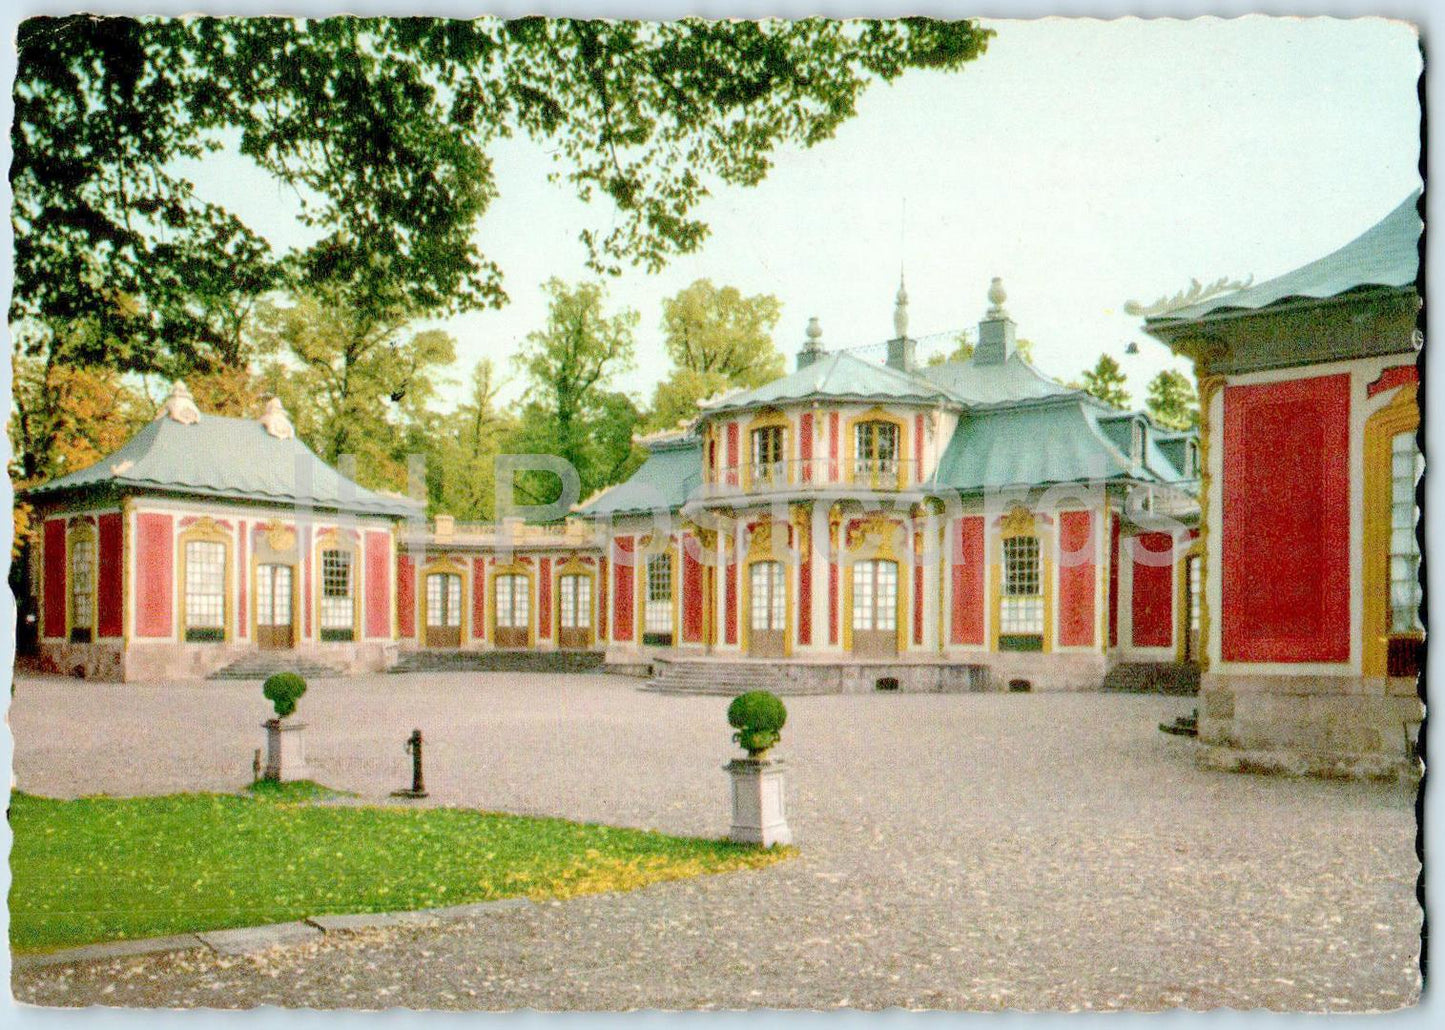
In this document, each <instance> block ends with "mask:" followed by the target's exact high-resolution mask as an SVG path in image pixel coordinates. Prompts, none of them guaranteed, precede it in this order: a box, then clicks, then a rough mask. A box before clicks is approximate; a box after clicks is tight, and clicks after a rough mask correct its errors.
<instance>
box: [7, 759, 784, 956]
mask: <svg viewBox="0 0 1445 1030" xmlns="http://www.w3.org/2000/svg"><path fill="white" fill-rule="evenodd" d="M329 793H330V792H327V791H325V789H324V788H317V787H315V786H314V785H290V786H287V787H285V788H282V789H280V790H277V789H275V788H271V789H269V790H265V791H257V792H256V793H255V794H252V795H236V794H174V795H170V796H168V797H149V798H110V797H90V798H81V799H79V800H76V801H59V800H55V799H53V798H43V797H36V796H34V795H29V794H21V793H16V794H14V795H13V796H12V798H11V802H10V825H11V829H12V830H13V832H14V846H13V850H12V851H11V856H10V868H11V875H12V878H13V879H12V885H11V888H10V942H11V946H12V947H13V948H14V949H15V950H16V951H17V952H23V951H45V950H50V949H54V948H61V947H68V946H71V945H78V944H89V943H93V942H95V941H107V940H120V939H130V938H139V937H155V936H162V935H166V934H173V933H183V932H186V931H194V930H214V929H220V928H223V927H231V926H252V925H258V924H262V923H275V922H284V921H287V920H292V919H299V918H302V917H305V916H311V915H320V914H323V913H341V912H386V911H403V910H408V909H420V908H437V907H440V906H443V905H455V904H462V903H465V902H471V901H486V900H489V899H493V898H504V897H509V896H514V895H524V896H526V897H530V898H537V899H540V898H557V897H571V896H573V895H577V894H589V893H594V892H597V891H609V890H630V889H633V888H636V887H641V886H645V885H646V884H649V883H655V882H657V881H659V880H673V879H678V878H681V877H686V876H697V875H700V874H704V873H717V872H724V871H727V870H732V869H742V868H755V867H759V866H764V865H769V864H771V863H773V862H776V861H778V860H779V859H780V858H783V857H786V856H787V855H789V854H791V853H792V849H778V848H774V849H771V850H768V851H764V850H761V849H758V848H753V847H747V846H743V845H737V844H731V843H728V842H725V841H716V840H698V839H690V838H683V837H669V836H667V835H665V834H661V833H649V832H645V831H641V830H627V829H617V828H613V827H608V826H596V825H586V824H581V823H572V822H567V821H565V820H562V819H534V818H527V817H523V816H510V815H497V814H493V813H488V812H478V811H473V810H470V809H460V808H403V807H391V806H388V807H370V806H365V807H364V806H358V805H351V804H325V803H317V802H318V801H324V799H325V798H326V796H327V795H329Z"/></svg>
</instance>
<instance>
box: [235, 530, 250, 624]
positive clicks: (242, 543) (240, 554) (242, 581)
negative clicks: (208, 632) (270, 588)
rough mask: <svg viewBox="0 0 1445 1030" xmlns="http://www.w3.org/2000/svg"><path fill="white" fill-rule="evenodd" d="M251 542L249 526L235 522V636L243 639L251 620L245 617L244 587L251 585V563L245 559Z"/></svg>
mask: <svg viewBox="0 0 1445 1030" xmlns="http://www.w3.org/2000/svg"><path fill="white" fill-rule="evenodd" d="M250 542H251V527H250V526H249V525H248V524H247V523H246V522H245V521H241V522H237V523H236V569H237V570H238V572H239V573H240V574H239V575H238V576H237V577H236V583H237V586H238V587H239V593H238V594H237V595H236V596H237V604H236V636H237V637H238V638H240V639H241V640H245V639H246V637H248V636H250V631H251V620H250V619H248V618H246V588H247V587H249V586H250V585H251V572H250V569H251V564H250V562H248V561H247V560H246V550H247V546H246V545H247V544H249V543H250Z"/></svg>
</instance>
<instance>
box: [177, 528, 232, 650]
mask: <svg viewBox="0 0 1445 1030" xmlns="http://www.w3.org/2000/svg"><path fill="white" fill-rule="evenodd" d="M225 579H226V545H225V544H221V543H217V542H215V541H211V540H192V541H190V542H188V543H187V544H186V574H185V587H186V604H185V617H186V629H188V630H192V629H197V630H221V629H224V628H225V624H226V592H225V587H226V583H225Z"/></svg>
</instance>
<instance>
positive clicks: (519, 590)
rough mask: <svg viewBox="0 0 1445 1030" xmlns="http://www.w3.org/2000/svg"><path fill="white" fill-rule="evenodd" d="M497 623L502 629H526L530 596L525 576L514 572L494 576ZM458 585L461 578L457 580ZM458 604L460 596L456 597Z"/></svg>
mask: <svg viewBox="0 0 1445 1030" xmlns="http://www.w3.org/2000/svg"><path fill="white" fill-rule="evenodd" d="M495 582H496V594H497V625H498V626H499V627H501V628H503V629H526V628H527V620H528V616H529V615H530V613H531V611H530V607H531V606H530V602H531V597H530V595H529V593H528V590H527V577H526V576H521V575H517V574H515V573H513V574H509V575H505V576H498V577H497V578H496V581H495ZM457 583H458V586H459V587H460V584H461V580H458V581H457ZM458 604H460V598H458Z"/></svg>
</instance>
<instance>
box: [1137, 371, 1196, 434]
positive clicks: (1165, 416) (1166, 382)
mask: <svg viewBox="0 0 1445 1030" xmlns="http://www.w3.org/2000/svg"><path fill="white" fill-rule="evenodd" d="M1148 390H1149V396H1148V399H1147V400H1146V401H1145V402H1144V405H1145V407H1146V408H1147V409H1148V410H1149V414H1150V415H1152V416H1154V421H1155V422H1158V423H1159V424H1160V425H1161V426H1168V427H1169V428H1170V429H1198V428H1199V398H1198V397H1197V396H1196V394H1195V392H1194V384H1193V383H1191V382H1190V381H1189V377H1188V376H1186V375H1185V374H1184V373H1182V372H1177V371H1175V370H1174V369H1172V368H1166V369H1165V370H1164V371H1162V372H1160V373H1159V374H1158V375H1157V376H1155V377H1154V378H1153V379H1151V380H1149V387H1148Z"/></svg>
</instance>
